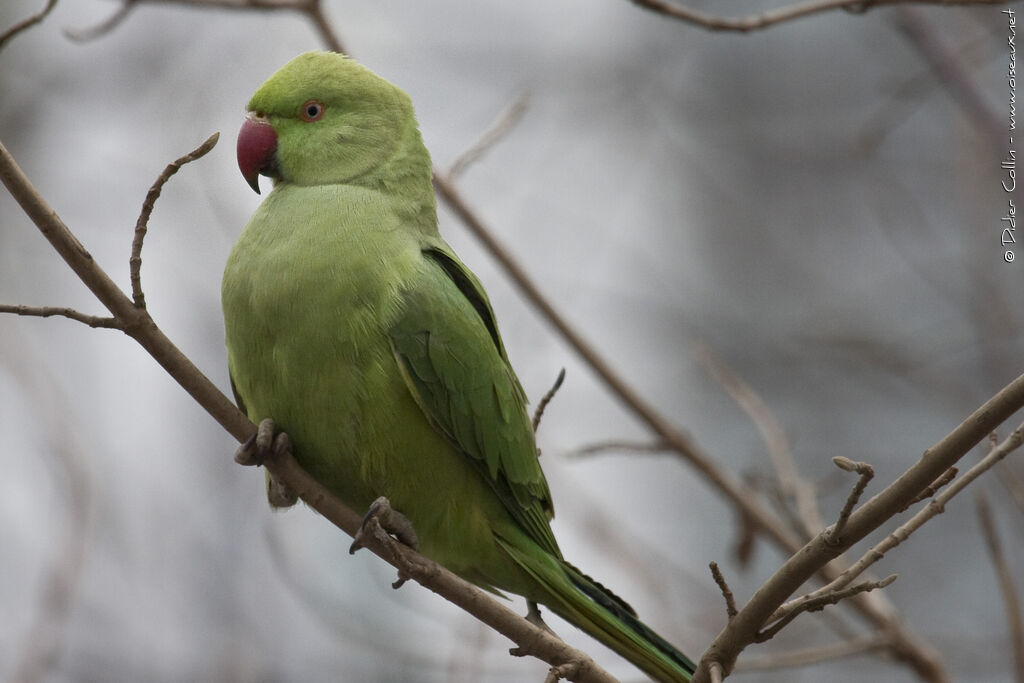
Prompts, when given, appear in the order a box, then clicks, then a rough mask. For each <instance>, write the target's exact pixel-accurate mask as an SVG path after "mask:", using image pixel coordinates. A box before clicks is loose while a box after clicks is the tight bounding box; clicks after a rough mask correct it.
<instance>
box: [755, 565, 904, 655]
mask: <svg viewBox="0 0 1024 683" xmlns="http://www.w3.org/2000/svg"><path fill="white" fill-rule="evenodd" d="M896 578H897V576H896V574H890V575H889V576H887V577H885V578H884V579H882V580H881V581H864V582H862V583H858V584H857V585H855V586H847V587H846V588H843V589H841V590H835V591H829V592H828V593H823V594H821V595H816V596H815V597H813V598H807V599H805V600H799V601H796V603H795V604H794V605H793V607H792V608H791V609H789V610H788V611H786V612H785V613H784V614H783V615H782V616H781V617H780V618H779V619H778V620H777V621H775V622H774V623H772V625H771V626H769V627H768V628H766V629H763V630H761V631H759V632H758V633H757V635H756V636H755V637H754V642H755V643H763V642H765V641H768V640H771V639H772V638H774V637H775V634H777V633H778V632H779V631H781V630H782V629H783V628H785V627H786V626H787V625H788V624H789V623H790V622H791V621H793V620H794V619H796V617H797V616H799V615H800V614H803V613H804V612H817V611H818V610H822V609H825V607H826V606H828V605H835V604H836V603H838V602H840V601H842V600H845V599H847V598H851V597H853V596H854V595H858V594H860V593H867V592H870V591H873V590H876V589H878V588H885V587H886V586H888V585H889V584H890V583H892V582H893V581H895V580H896Z"/></svg>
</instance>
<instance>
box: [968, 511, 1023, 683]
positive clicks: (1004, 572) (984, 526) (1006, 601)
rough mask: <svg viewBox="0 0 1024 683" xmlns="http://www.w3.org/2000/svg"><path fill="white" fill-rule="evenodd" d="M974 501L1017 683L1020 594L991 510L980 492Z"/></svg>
mask: <svg viewBox="0 0 1024 683" xmlns="http://www.w3.org/2000/svg"><path fill="white" fill-rule="evenodd" d="M975 504H976V506H977V511H978V521H979V522H980V523H981V531H982V534H983V535H984V537H985V545H986V546H987V547H988V554H989V555H990V556H991V557H992V565H993V568H994V569H995V572H996V578H997V579H998V580H999V591H1000V592H1001V593H1002V595H1003V605H1004V606H1005V607H1006V621H1007V622H1008V626H1009V627H1010V645H1011V648H1012V649H1013V662H1014V672H1015V673H1016V675H1015V678H1016V680H1017V683H1024V617H1022V615H1021V603H1020V594H1019V593H1018V592H1017V586H1016V584H1015V582H1014V581H1015V579H1014V572H1013V570H1012V569H1010V565H1009V563H1008V562H1007V561H1006V555H1005V554H1004V553H1003V545H1002V543H1001V542H1000V541H999V534H998V532H997V531H996V523H995V521H994V520H993V519H992V509H991V508H990V507H989V505H988V500H987V499H986V498H985V496H984V494H979V495H978V497H977V500H976V501H975Z"/></svg>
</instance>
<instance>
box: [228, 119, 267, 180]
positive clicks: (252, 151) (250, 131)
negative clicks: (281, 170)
mask: <svg viewBox="0 0 1024 683" xmlns="http://www.w3.org/2000/svg"><path fill="white" fill-rule="evenodd" d="M235 151H236V154H237V155H238V168H239V170H240V171H241V172H242V177H243V178H245V180H246V182H247V183H249V186H250V187H252V189H254V190H255V191H256V194H259V193H260V180H259V179H260V173H263V174H266V172H267V171H272V170H273V169H274V168H275V167H276V166H277V161H276V158H275V155H276V152H277V133H276V132H274V128H273V126H271V125H270V122H269V121H267V120H266V119H265V118H263V117H260V116H256V115H255V114H249V115H248V116H246V117H245V121H244V122H243V123H242V129H241V130H240V131H238V146H237V148H236V150H235Z"/></svg>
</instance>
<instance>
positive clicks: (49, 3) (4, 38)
mask: <svg viewBox="0 0 1024 683" xmlns="http://www.w3.org/2000/svg"><path fill="white" fill-rule="evenodd" d="M56 6H57V0H46V6H45V7H43V9H42V10H40V11H39V12H37V13H35V14H33V15H32V16H30V17H29V18H27V19H23V20H21V21H19V22H18V23H17V24H15V25H14V26H12V27H10V28H9V29H7V30H6V31H4V32H3V33H0V50H3V49H4V48H5V47H7V42H8V41H9V40H11V38H13V37H14V36H16V35H18V34H19V33H21V32H22V31H24V30H26V29H29V28H32V27H33V26H35V25H36V24H38V23H40V22H42V20H43V19H45V18H46V16H47V15H48V14H49V13H50V12H52V11H53V8H54V7H56Z"/></svg>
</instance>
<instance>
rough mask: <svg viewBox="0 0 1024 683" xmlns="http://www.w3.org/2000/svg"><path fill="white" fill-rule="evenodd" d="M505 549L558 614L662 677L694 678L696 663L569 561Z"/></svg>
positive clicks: (633, 661) (549, 606)
mask: <svg viewBox="0 0 1024 683" xmlns="http://www.w3.org/2000/svg"><path fill="white" fill-rule="evenodd" d="M501 545H502V547H504V548H505V550H506V551H507V552H508V553H509V554H510V555H511V556H512V557H513V559H515V561H516V563H517V564H519V566H521V567H522V568H523V569H524V570H526V571H527V572H528V573H529V574H530V575H532V576H533V578H534V579H536V580H537V582H538V583H540V584H541V585H542V586H543V587H544V589H545V591H546V592H547V593H548V595H547V596H546V599H543V600H539V602H541V603H542V604H544V605H545V606H546V607H548V608H549V609H550V610H551V611H552V612H554V613H555V614H557V615H558V616H560V617H562V618H563V619H565V620H566V621H568V622H570V623H571V624H573V625H575V626H577V627H578V628H580V629H583V630H584V631H586V632H587V633H588V634H590V635H591V636H593V637H594V638H596V639H597V640H599V641H601V642H602V643H604V644H605V645H607V646H608V647H610V648H611V649H613V650H615V651H616V652H618V653H619V654H620V655H622V656H623V657H625V658H626V659H628V660H629V661H630V662H632V663H633V664H635V665H636V666H637V667H638V668H639V669H640V670H641V671H643V672H644V673H646V674H647V675H648V676H650V677H651V678H653V679H655V680H657V681H666V682H673V683H674V682H677V681H680V682H685V681H689V680H690V677H691V676H692V675H693V672H694V671H695V670H696V668H697V667H696V665H695V664H694V663H693V662H692V661H691V660H690V658H689V657H687V656H686V655H684V654H683V653H682V652H680V651H679V650H677V649H676V648H675V647H673V646H672V644H671V643H669V642H668V641H667V640H665V639H664V638H662V637H661V636H659V635H658V634H657V633H655V632H654V630H653V629H651V628H650V627H648V626H647V625H646V624H644V623H643V622H642V621H640V620H639V619H638V618H637V616H636V612H634V611H633V608H632V607H630V606H629V605H628V604H626V603H625V602H624V601H623V600H622V599H621V598H619V597H618V596H617V595H615V594H614V593H612V592H611V591H610V590H608V589H607V588H605V587H604V586H602V585H601V584H599V583H598V582H597V581H594V580H593V579H591V578H590V577H589V576H587V575H586V574H584V573H583V572H581V571H580V570H578V569H576V567H574V566H572V565H571V564H569V563H568V562H565V561H564V560H557V559H555V558H554V557H551V556H550V555H544V556H543V560H542V561H538V559H539V558H538V556H537V555H535V554H530V553H525V552H523V551H521V550H519V549H517V548H515V547H513V546H512V545H511V544H506V543H502V544H501Z"/></svg>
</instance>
